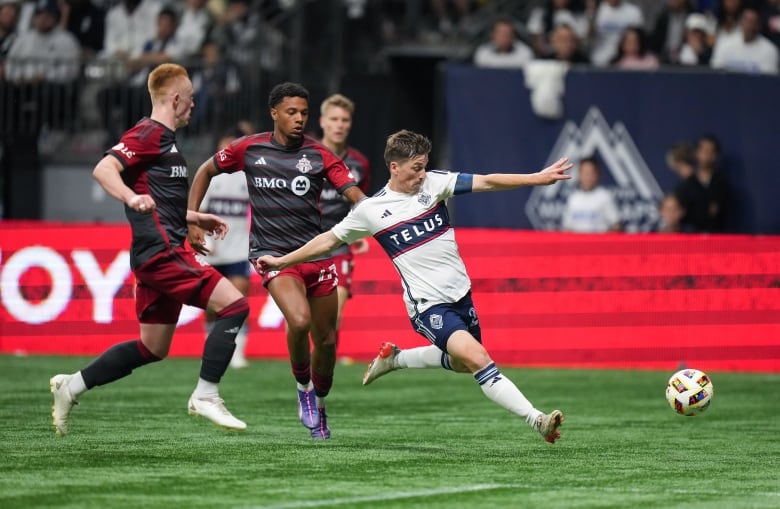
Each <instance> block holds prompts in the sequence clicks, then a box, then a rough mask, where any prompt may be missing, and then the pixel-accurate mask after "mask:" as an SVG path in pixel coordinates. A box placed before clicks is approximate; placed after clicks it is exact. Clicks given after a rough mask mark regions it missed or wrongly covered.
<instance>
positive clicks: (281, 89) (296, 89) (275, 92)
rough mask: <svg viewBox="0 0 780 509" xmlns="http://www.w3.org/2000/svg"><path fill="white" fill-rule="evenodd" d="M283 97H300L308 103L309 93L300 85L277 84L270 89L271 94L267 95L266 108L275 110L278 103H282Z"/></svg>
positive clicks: (289, 83) (289, 82)
mask: <svg viewBox="0 0 780 509" xmlns="http://www.w3.org/2000/svg"><path fill="white" fill-rule="evenodd" d="M285 97H302V98H304V99H306V100H307V101H308V100H309V91H308V90H306V87H304V86H303V85H301V84H300V83H293V82H291V81H285V82H284V83H279V84H278V85H276V86H275V87H274V88H273V89H271V93H270V94H268V107H269V108H276V106H278V105H279V103H281V102H282V101H284V98H285Z"/></svg>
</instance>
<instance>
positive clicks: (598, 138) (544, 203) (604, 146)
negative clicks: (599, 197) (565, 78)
mask: <svg viewBox="0 0 780 509" xmlns="http://www.w3.org/2000/svg"><path fill="white" fill-rule="evenodd" d="M564 156H566V157H568V158H569V159H570V160H571V162H572V163H574V168H572V170H571V172H572V177H573V178H572V179H571V180H566V181H563V182H559V183H558V184H555V185H553V186H539V187H535V188H534V189H533V191H532V192H531V196H530V197H529V199H528V202H526V205H525V213H526V215H527V216H528V219H529V220H530V221H531V224H532V225H533V226H534V228H536V229H538V230H558V229H560V226H561V218H562V217H563V209H564V207H565V206H566V200H567V199H568V197H569V195H570V194H571V193H572V192H573V191H575V190H576V189H577V182H578V181H577V165H578V162H579V160H580V159H583V158H585V157H590V156H594V157H596V158H597V159H598V160H599V161H600V162H601V180H600V185H601V186H603V187H605V188H606V189H608V190H609V191H610V192H612V194H613V195H614V196H615V200H616V201H617V204H618V208H619V210H620V218H621V220H622V221H623V225H624V227H625V230H626V231H628V232H644V231H650V230H651V229H652V228H653V227H654V226H655V225H656V223H657V222H658V203H659V201H660V200H661V198H662V197H663V192H662V191H661V187H660V186H659V185H658V181H656V179H655V177H654V176H653V174H652V172H651V171H650V169H649V168H648V167H647V163H646V162H645V160H644V158H643V157H642V154H640V153H639V150H638V149H637V148H636V145H635V144H634V140H632V139H631V134H630V133H629V132H628V129H626V126H625V125H623V123H622V122H615V124H614V125H613V126H612V127H610V126H609V124H607V121H606V120H605V119H604V115H603V114H602V113H601V111H600V110H599V109H598V108H597V107H595V106H593V107H591V108H590V109H589V110H588V112H587V113H586V114H585V118H584V119H583V121H582V124H581V125H580V126H577V124H575V123H574V122H572V121H568V122H566V124H565V125H564V126H563V129H562V130H561V134H560V135H559V136H558V140H557V141H556V142H555V145H554V146H553V148H552V151H551V152H550V155H549V156H548V158H547V163H545V166H549V165H550V164H552V163H553V162H555V161H557V160H558V159H560V158H561V157H564Z"/></svg>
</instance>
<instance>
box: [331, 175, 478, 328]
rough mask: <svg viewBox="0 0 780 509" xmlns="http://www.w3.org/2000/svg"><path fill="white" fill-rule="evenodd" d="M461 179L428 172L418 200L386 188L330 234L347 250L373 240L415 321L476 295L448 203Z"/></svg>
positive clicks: (363, 204) (415, 195)
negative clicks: (398, 281)
mask: <svg viewBox="0 0 780 509" xmlns="http://www.w3.org/2000/svg"><path fill="white" fill-rule="evenodd" d="M459 175H463V176H465V174H459V173H450V172H443V171H437V170H433V171H428V172H427V176H426V178H425V180H424V181H423V184H422V186H421V187H420V191H419V192H418V193H417V194H403V193H397V192H395V191H391V190H390V189H389V188H388V187H387V186H385V187H384V188H383V189H382V190H381V191H379V192H378V193H377V194H376V195H374V196H372V197H370V198H367V199H365V200H363V201H361V202H360V203H359V204H358V205H357V206H356V207H355V208H354V209H353V210H352V211H351V212H350V213H349V214H348V215H347V217H345V218H344V219H343V220H342V221H341V222H340V223H338V224H337V225H335V226H334V227H333V228H332V229H331V231H332V232H333V233H334V234H335V235H336V237H338V238H339V240H341V241H343V242H346V243H348V244H349V243H352V242H354V241H356V240H358V239H361V238H363V237H367V236H369V235H373V236H374V238H375V239H376V240H377V241H378V242H379V244H380V245H381V246H382V248H383V249H384V250H385V252H386V253H387V255H388V256H389V257H390V260H392V262H393V265H395V268H396V270H397V271H398V274H399V275H400V276H401V284H402V285H403V288H404V302H405V303H406V310H407V312H408V313H409V316H410V317H413V316H415V315H416V314H417V313H420V312H422V311H425V310H426V309H428V308H429V307H431V306H433V305H435V304H441V303H451V302H457V301H458V300H460V299H461V298H463V297H464V296H465V295H466V294H467V293H468V292H469V290H470V289H471V281H470V280H469V277H468V274H467V273H466V267H465V265H464V264H463V260H462V259H461V257H460V253H459V252H458V246H457V244H456V243H455V231H454V230H453V228H452V225H451V224H450V215H449V212H448V210H447V206H446V203H445V200H446V199H447V198H450V197H451V196H452V195H453V194H455V185H456V182H457V181H458V176H459ZM470 190H471V187H470V186H469V187H468V189H467V190H463V191H464V192H465V191H470ZM459 192H460V190H459Z"/></svg>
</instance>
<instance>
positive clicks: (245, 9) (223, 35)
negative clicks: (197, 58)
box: [214, 0, 262, 65]
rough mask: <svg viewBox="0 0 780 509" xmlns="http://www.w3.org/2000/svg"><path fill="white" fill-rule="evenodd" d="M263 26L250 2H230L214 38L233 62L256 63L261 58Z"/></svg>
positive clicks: (245, 0)
mask: <svg viewBox="0 0 780 509" xmlns="http://www.w3.org/2000/svg"><path fill="white" fill-rule="evenodd" d="M261 25H262V19H261V18H260V15H259V14H258V13H257V12H254V11H253V10H252V8H251V4H250V1H249V0H229V2H228V7H227V10H226V11H225V15H224V16H223V17H222V19H221V20H220V22H219V25H218V26H217V29H216V32H215V34H214V37H215V40H216V41H217V42H218V43H219V45H220V46H221V47H222V48H224V49H225V56H226V57H227V58H229V59H231V60H232V61H233V62H235V63H237V64H239V65H245V64H251V63H256V62H257V61H258V59H259V56H260V53H259V47H260V41H261V33H260V32H261Z"/></svg>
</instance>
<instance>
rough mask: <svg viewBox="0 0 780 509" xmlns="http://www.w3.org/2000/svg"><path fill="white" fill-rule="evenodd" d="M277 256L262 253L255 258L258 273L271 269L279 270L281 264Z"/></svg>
mask: <svg viewBox="0 0 780 509" xmlns="http://www.w3.org/2000/svg"><path fill="white" fill-rule="evenodd" d="M280 260H281V258H280V257H278V256H271V255H263V256H259V257H258V258H256V259H255V270H256V271H257V273H258V274H265V273H266V272H269V271H272V270H280V269H281V268H282V264H281V263H280Z"/></svg>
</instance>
